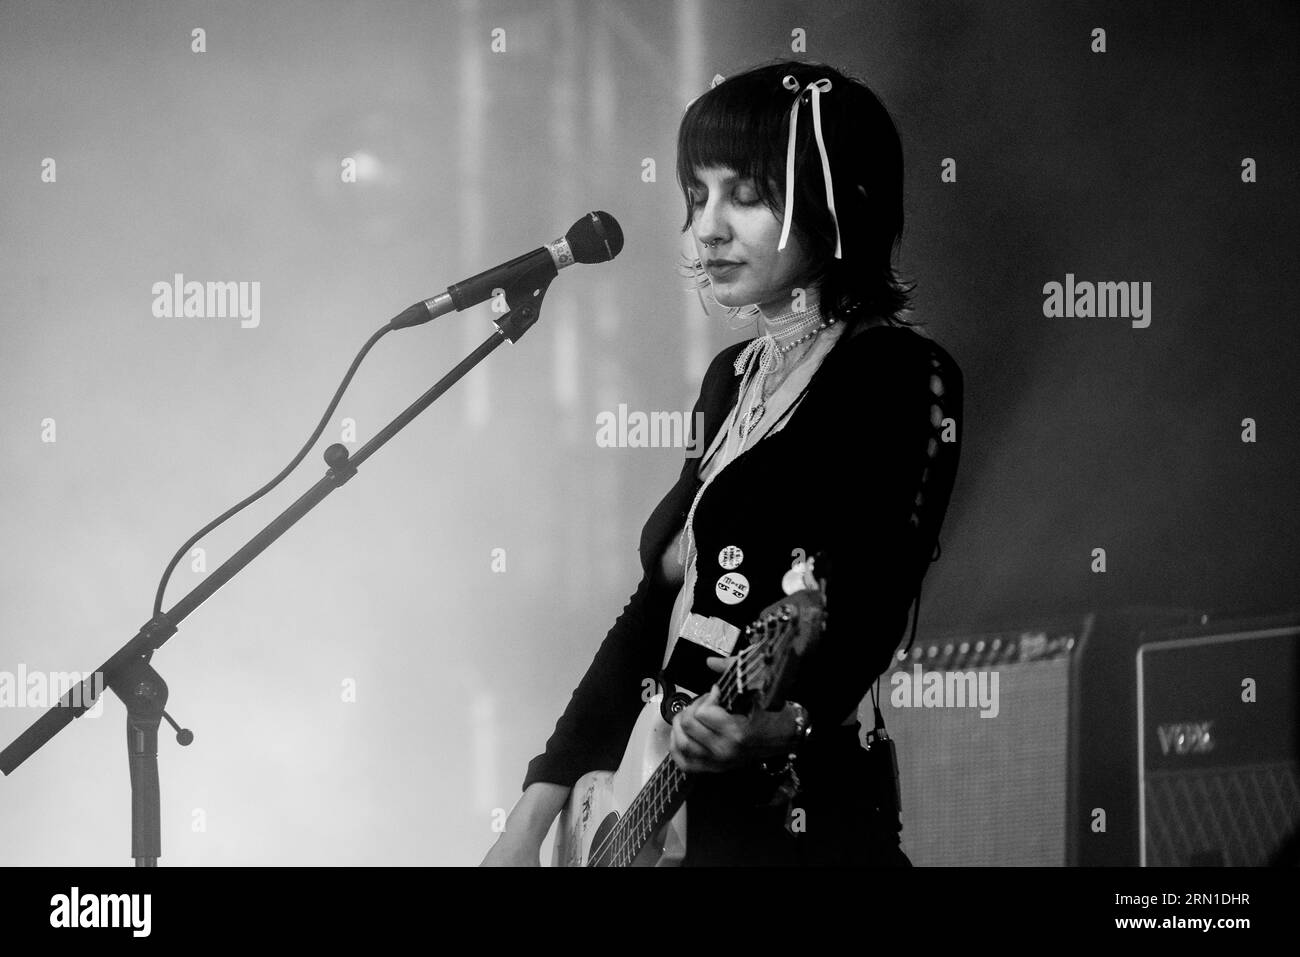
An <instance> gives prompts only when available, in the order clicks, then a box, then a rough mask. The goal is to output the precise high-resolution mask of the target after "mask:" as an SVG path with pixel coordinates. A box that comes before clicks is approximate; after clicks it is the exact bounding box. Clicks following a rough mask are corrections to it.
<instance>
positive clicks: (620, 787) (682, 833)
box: [551, 695, 686, 867]
mask: <svg viewBox="0 0 1300 957" xmlns="http://www.w3.org/2000/svg"><path fill="white" fill-rule="evenodd" d="M662 698H663V695H655V696H654V697H653V698H651V699H650V700H649V701H648V702H647V703H646V705H645V707H644V708H642V709H641V714H640V715H638V716H637V720H636V724H635V725H634V726H633V728H632V734H631V735H630V736H629V737H628V743H627V748H626V749H625V750H624V751H623V760H622V761H621V762H620V763H619V766H618V770H617V771H590V772H588V773H587V774H584V775H583V776H582V777H581V778H579V779H578V781H577V783H576V784H574V786H573V792H572V793H571V794H570V796H569V802H568V804H567V805H566V806H565V808H564V810H563V811H562V812H561V813H560V821H559V825H558V827H557V829H556V832H555V851H554V853H553V855H552V858H551V863H552V865H553V866H555V867H586V866H588V864H589V862H590V860H591V857H592V853H593V851H594V850H595V849H597V848H599V847H601V845H602V842H603V841H604V840H605V838H606V837H607V836H608V835H609V834H610V833H611V832H612V831H613V829H614V825H615V824H616V823H617V822H618V820H619V819H620V818H621V817H622V816H623V814H624V812H625V811H626V810H627V808H628V805H630V804H631V803H632V801H633V799H634V798H635V797H636V796H637V794H638V793H639V792H640V791H641V789H642V788H643V787H644V786H645V784H646V782H647V781H649V780H650V777H651V775H652V774H654V772H655V770H656V769H657V768H658V767H659V765H660V764H662V763H663V761H664V760H665V759H666V758H667V757H668V738H669V735H670V734H671V732H672V726H671V725H669V724H668V723H667V722H665V721H664V719H663V717H662V716H661V715H660V714H659V704H660V701H661V699H662ZM685 856H686V807H685V806H683V807H681V808H680V809H679V810H678V811H677V813H676V814H674V815H673V816H672V817H671V818H670V819H669V820H668V821H667V823H666V824H664V825H663V826H662V827H660V828H659V829H658V831H657V832H656V833H655V834H653V835H652V836H651V837H650V839H649V840H648V841H647V842H646V844H645V846H644V847H643V848H641V850H640V852H639V853H638V854H637V856H636V858H635V859H634V860H633V862H632V864H633V866H637V867H675V866H677V865H678V864H680V863H681V861H682V858H683V857H685Z"/></svg>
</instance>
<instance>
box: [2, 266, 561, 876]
mask: <svg viewBox="0 0 1300 957" xmlns="http://www.w3.org/2000/svg"><path fill="white" fill-rule="evenodd" d="M555 275H556V268H555V265H554V264H553V263H552V262H550V261H549V260H548V261H546V262H543V263H542V264H541V265H540V266H538V267H536V268H534V269H532V270H529V271H528V272H526V273H524V274H522V275H521V276H519V277H517V278H516V279H515V281H514V283H513V284H512V285H511V286H509V287H508V288H507V289H506V290H505V299H506V302H507V303H512V302H518V303H519V305H518V306H516V307H514V308H512V309H510V310H509V311H508V312H507V313H505V315H503V316H501V317H500V318H499V319H493V320H492V321H493V323H494V324H495V325H496V327H497V328H496V330H495V331H494V332H493V333H492V334H491V335H489V336H488V338H487V339H485V340H484V341H483V343H482V344H481V345H479V346H478V347H477V348H475V349H474V351H472V352H471V353H470V354H469V355H468V356H466V357H465V358H464V359H462V360H461V361H460V362H459V363H457V364H456V366H455V367H454V368H453V369H452V370H451V371H450V372H448V373H447V374H446V375H444V376H443V377H442V378H441V379H439V380H438V381H437V382H436V383H434V385H433V387H432V388H430V389H429V390H428V391H427V392H425V393H424V395H422V396H420V397H419V398H418V399H416V400H415V401H414V402H412V403H411V404H410V405H409V406H408V407H407V408H406V409H405V410H404V411H403V412H402V413H401V414H399V415H398V416H397V417H396V418H394V419H393V420H392V421H391V422H389V423H388V425H386V426H385V427H384V428H383V429H381V430H380V431H379V433H378V434H377V435H375V437H374V438H372V439H371V440H370V441H369V442H367V443H366V444H365V445H363V446H362V447H361V448H360V449H358V450H357V453H356V454H355V455H351V456H350V455H349V454H348V450H347V448H346V447H345V446H343V445H340V444H338V443H335V444H334V445H331V446H330V447H329V448H327V449H326V450H325V463H326V465H327V466H329V468H328V469H327V471H326V472H325V476H324V477H323V478H322V479H321V480H320V481H318V482H317V483H316V484H315V485H313V486H312V487H311V488H310V489H308V490H307V491H306V492H305V493H304V494H303V495H302V496H301V497H300V498H299V499H298V500H297V501H296V502H294V503H293V504H292V505H290V506H289V507H288V508H286V509H285V510H284V511H283V512H281V513H280V514H279V515H278V516H277V517H276V518H275V519H274V520H273V521H272V522H271V523H270V524H269V525H267V526H266V527H265V528H263V529H262V530H261V531H260V532H258V533H257V534H256V535H254V536H253V537H252V538H251V539H250V540H249V541H248V542H247V543H246V544H245V545H244V546H243V547H242V548H240V549H239V551H237V552H235V554H233V555H232V556H230V558H228V559H227V560H226V561H225V562H224V563H223V564H222V565H221V567H219V568H217V569H216V570H214V571H213V572H212V574H210V575H209V576H208V577H207V578H205V579H204V580H203V581H202V582H200V583H199V584H198V585H197V586H196V587H195V588H194V589H193V590H192V591H191V592H190V593H189V594H188V595H186V596H185V597H184V598H182V599H181V600H180V601H178V602H177V603H176V604H175V605H173V606H172V607H171V609H170V610H168V611H166V612H163V613H161V614H158V615H155V616H154V617H153V618H151V619H150V620H149V621H147V622H146V623H145V624H144V625H142V626H141V628H140V630H139V632H137V633H136V635H135V637H134V638H132V639H131V640H130V641H128V642H127V643H126V644H125V645H123V646H122V647H121V648H119V649H118V650H117V651H116V652H115V653H114V654H113V656H112V657H111V658H109V659H108V661H106V662H105V663H104V664H103V665H101V666H100V668H99V670H98V671H97V672H95V673H94V674H92V675H91V677H90V678H87V679H86V680H85V681H84V682H82V683H81V684H80V685H78V686H76V687H74V688H71V689H69V691H68V692H67V693H66V694H65V695H64V696H63V697H62V698H61V699H60V700H59V702H58V704H56V705H55V706H53V707H51V708H49V709H48V710H47V711H46V712H45V714H43V715H42V716H41V717H40V718H39V719H37V720H36V722H35V723H33V724H32V725H31V726H30V727H28V728H27V730H26V731H24V732H23V733H22V734H21V735H19V736H18V737H17V738H16V739H15V740H14V741H13V742H12V743H11V744H10V745H9V746H8V747H7V748H5V749H4V751H0V771H2V772H3V773H4V774H6V775H8V774H9V773H10V772H12V771H13V770H14V769H15V768H17V767H18V766H19V765H20V764H22V763H23V761H25V760H27V758H28V757H29V756H31V755H32V754H34V753H35V752H36V751H37V750H38V749H40V748H41V747H42V746H44V745H45V744H46V743H47V742H48V741H49V740H50V739H51V738H53V737H54V736H55V735H56V734H58V733H59V732H60V731H62V730H63V728H65V727H66V726H67V725H69V724H70V723H72V720H73V719H74V718H79V717H81V715H82V714H83V713H85V712H86V711H88V710H90V708H91V707H92V706H93V705H94V702H95V698H96V697H97V696H98V695H99V694H100V693H102V690H103V688H104V687H105V686H107V687H108V688H111V689H112V691H113V692H114V693H115V694H116V695H117V696H118V697H119V698H121V699H122V702H123V703H124V704H125V705H126V708H127V721H126V738H127V754H128V761H129V765H130V775H131V856H132V857H134V858H135V864H136V866H137V867H157V866H158V858H159V857H161V856H162V833H161V832H162V828H161V821H160V796H159V786H158V727H159V724H160V723H161V720H162V718H166V719H167V721H168V723H170V724H171V726H172V727H173V728H175V729H176V731H177V735H176V740H177V741H178V742H179V743H180V744H181V745H182V746H184V745H188V744H189V743H190V742H191V741H193V740H194V735H193V734H192V733H191V732H190V731H189V730H188V729H181V728H180V727H178V726H177V725H176V722H175V721H173V720H172V719H171V717H170V716H169V715H168V714H167V712H166V710H165V707H166V704H167V683H166V682H165V681H163V679H162V676H161V675H159V674H158V672H157V671H155V670H154V669H153V668H152V667H151V666H150V664H149V659H150V658H151V657H152V655H153V653H154V651H156V650H157V649H158V648H160V647H162V645H163V643H164V642H166V641H167V639H168V638H170V637H171V636H172V635H174V634H176V627H177V625H179V624H180V623H181V622H182V621H184V620H185V619H186V618H187V617H188V616H189V615H190V613H191V612H193V611H194V610H195V609H196V608H198V607H199V605H201V604H203V602H204V601H206V600H207V599H208V598H209V597H211V596H212V595H213V594H214V593H215V592H216V591H217V590H218V589H219V588H221V586H222V585H224V584H225V583H226V582H228V581H230V579H232V578H234V577H235V575H236V574H238V573H239V572H240V571H241V570H243V568H244V566H246V565H247V564H248V563H249V562H251V561H252V560H253V559H254V558H256V557H257V556H258V555H260V554H261V553H262V552H263V551H265V550H266V549H267V548H268V547H269V546H270V545H271V543H272V542H274V541H275V540H276V539H277V538H279V537H280V536H281V535H283V534H284V533H285V532H287V531H288V530H289V529H290V528H291V527H292V526H293V525H295V524H296V523H297V522H298V520H299V519H301V518H302V517H303V516H304V515H306V514H307V513H308V512H310V511H311V510H312V509H313V508H315V507H316V506H317V505H319V504H320V503H321V502H322V501H323V500H324V499H325V497H326V496H328V495H329V494H330V493H331V492H333V491H334V490H335V489H336V488H338V487H339V486H340V485H343V484H344V483H346V482H347V481H349V480H350V479H351V478H352V477H353V476H354V475H356V474H357V469H358V467H360V465H361V464H362V463H363V462H365V461H366V459H368V458H370V456H372V455H374V454H375V453H376V452H377V451H379V449H380V448H382V447H383V446H384V445H385V444H387V442H388V440H389V439H391V438H392V437H393V436H395V435H396V434H397V433H398V432H400V431H401V430H402V429H404V428H405V427H406V426H407V425H409V424H410V423H411V421H412V420H413V419H414V418H415V417H416V416H417V415H419V414H420V413H421V412H423V411H424V410H425V409H427V408H428V407H429V406H430V405H432V404H433V403H434V402H435V401H436V400H437V399H438V398H439V397H440V396H441V395H442V394H443V393H444V392H446V391H447V390H448V389H450V388H451V387H452V386H453V385H455V384H456V383H457V382H458V381H460V379H461V377H463V376H464V375H465V373H467V372H469V370H470V369H472V368H474V367H475V366H476V365H478V364H479V363H480V362H482V361H483V360H484V359H485V358H486V357H487V356H488V354H489V353H491V352H492V351H493V350H494V349H496V348H497V346H499V345H501V343H502V342H505V341H507V340H509V341H510V342H512V343H514V342H518V341H519V339H520V338H521V337H522V336H523V334H524V333H525V332H527V331H528V330H529V329H530V328H531V327H532V325H533V323H535V322H536V321H537V319H538V317H539V315H540V312H541V305H542V299H543V297H544V296H545V295H546V290H547V287H549V286H550V284H551V280H552V279H554V278H555ZM96 678H98V685H96V681H95V679H96Z"/></svg>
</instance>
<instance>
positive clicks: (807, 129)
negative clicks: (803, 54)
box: [677, 60, 917, 326]
mask: <svg viewBox="0 0 1300 957" xmlns="http://www.w3.org/2000/svg"><path fill="white" fill-rule="evenodd" d="M786 76H793V77H794V78H795V80H796V81H797V82H798V84H799V86H798V89H799V95H800V96H802V97H804V98H805V99H807V98H810V97H811V94H810V93H805V92H804V89H805V87H807V85H808V84H809V83H811V82H813V81H815V80H819V79H822V78H823V77H824V78H826V79H829V80H830V81H831V89H830V91H829V92H827V93H823V94H822V95H821V114H822V139H823V141H824V142H825V144H826V152H827V155H828V156H829V158H830V167H831V185H832V187H833V188H834V192H835V211H836V215H837V218H838V220H839V227H840V245H841V249H840V252H841V255H842V257H843V258H841V259H836V258H835V221H834V220H832V219H831V214H830V209H829V208H828V207H827V205H826V186H825V181H824V178H823V176H822V166H821V157H820V154H819V152H818V149H817V141H816V139H815V137H814V133H813V119H812V110H811V107H810V106H809V105H807V104H806V103H805V105H803V106H801V107H800V111H801V115H800V117H799V123H798V130H797V133H796V142H795V172H796V178H795V189H794V215H793V217H792V220H791V229H792V231H793V232H794V233H796V234H797V235H798V237H799V241H800V242H801V243H802V244H803V245H804V247H805V248H806V249H807V250H808V253H809V255H810V257H811V258H812V260H813V262H814V263H817V264H819V267H820V269H821V275H822V290H821V292H822V295H821V302H822V305H823V308H825V309H826V310H827V312H828V313H829V314H831V315H834V316H835V317H836V318H839V319H843V320H846V321H850V322H852V321H856V320H858V319H863V318H866V317H868V316H871V315H879V316H883V317H884V318H885V319H886V320H887V321H888V322H890V323H892V324H895V325H903V326H912V325H916V324H917V323H915V322H913V321H911V320H907V319H904V318H903V317H902V315H901V313H903V312H905V311H908V310H910V309H911V305H910V303H911V298H912V290H913V289H914V288H915V285H916V284H915V283H903V282H901V281H900V280H899V278H898V275H897V273H896V272H895V271H894V268H893V264H892V259H893V253H894V249H895V247H896V246H897V245H898V244H899V242H900V240H901V238H902V233H903V146H902V143H901V141H900V140H899V137H898V130H897V129H896V128H895V126H894V121H893V119H892V117H891V116H890V115H889V111H888V110H887V109H886V108H885V105H884V104H883V103H881V102H880V99H879V98H878V97H877V96H876V94H875V93H873V92H872V91H871V89H870V88H869V87H868V86H867V85H866V84H865V83H863V82H862V81H861V80H858V79H855V78H852V77H849V76H846V75H845V74H843V73H841V72H840V71H839V70H836V69H834V68H833V67H829V66H826V65H825V64H821V63H803V62H799V61H796V60H784V61H780V62H776V63H772V64H769V65H766V66H759V67H754V68H753V69H750V70H747V71H746V72H744V73H740V74H738V75H736V76H732V77H728V78H727V79H725V80H724V81H723V82H721V83H719V84H718V85H717V86H715V87H713V89H711V90H709V91H708V92H707V93H705V94H703V95H702V96H700V97H699V98H698V99H697V100H695V101H694V102H693V103H692V104H691V105H690V106H689V107H687V109H686V114H685V115H684V116H683V117H682V123H681V127H680V128H679V130H678V134H677V182H678V185H680V186H681V188H682V192H683V194H685V195H686V223H685V224H684V225H683V226H682V231H683V232H685V231H686V230H687V229H689V228H690V226H691V221H692V218H693V215H692V210H691V202H690V196H689V190H690V189H692V188H698V187H699V186H700V185H701V184H700V182H699V181H698V179H697V178H696V175H695V171H696V170H697V169H699V168H702V167H710V166H720V167H726V168H728V169H730V170H733V171H734V172H735V173H736V175H737V176H740V177H742V178H746V179H752V180H753V182H754V186H755V188H756V189H757V191H758V194H759V197H760V198H761V199H762V200H763V202H764V203H765V204H766V205H767V207H768V208H769V209H770V210H772V212H773V213H774V214H775V215H778V216H780V215H782V213H783V207H784V204H785V157H786V148H787V141H788V136H789V130H790V122H789V118H790V107H791V105H792V104H793V103H794V97H795V93H794V92H793V91H792V90H789V89H787V88H786V87H785V86H784V85H783V81H784V79H785V77H786ZM859 187H860V188H861V189H859ZM863 191H865V196H864V195H863Z"/></svg>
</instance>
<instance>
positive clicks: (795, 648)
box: [724, 558, 826, 710]
mask: <svg viewBox="0 0 1300 957" xmlns="http://www.w3.org/2000/svg"><path fill="white" fill-rule="evenodd" d="M796 574H797V575H798V576H799V578H798V582H799V583H800V584H803V585H804V586H805V587H802V588H799V589H797V590H795V591H793V592H789V588H788V586H789V585H790V584H791V583H793V579H792V577H791V576H792V575H796ZM786 584H787V588H786V590H787V592H789V593H788V594H787V595H786V597H784V598H782V599H779V600H778V601H775V602H773V603H772V604H770V605H768V606H767V607H766V608H764V609H763V610H762V612H760V613H759V616H758V618H756V619H755V620H754V622H753V623H752V624H750V625H749V626H748V627H747V628H746V629H745V637H746V639H747V640H748V647H746V648H745V649H744V651H742V652H741V653H740V657H739V658H738V659H737V660H736V661H735V662H734V663H733V664H732V667H731V668H729V669H728V675H729V676H731V674H732V672H735V675H734V677H733V679H732V680H731V681H728V682H727V683H726V684H724V688H725V687H727V686H728V685H729V686H730V687H731V688H732V690H733V692H734V695H735V697H739V696H741V695H745V694H747V695H749V696H750V698H751V700H752V702H753V704H754V705H755V706H757V707H761V708H764V709H767V708H772V707H775V706H777V705H779V704H781V703H782V702H784V701H785V699H786V697H787V692H788V689H789V688H790V686H791V685H792V684H793V683H794V680H795V678H796V677H797V675H798V671H799V666H800V664H801V663H802V662H803V660H804V659H805V658H806V657H807V656H808V655H809V654H810V653H811V652H812V650H813V649H814V648H815V647H816V645H817V642H818V641H820V640H821V637H822V633H823V632H824V631H825V630H826V580H825V578H820V579H819V578H817V577H816V575H815V559H812V558H810V559H808V560H807V561H805V562H803V563H801V566H796V567H795V568H794V569H791V573H790V574H788V575H787V576H786ZM728 710H730V709H728Z"/></svg>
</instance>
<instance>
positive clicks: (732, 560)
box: [718, 545, 745, 571]
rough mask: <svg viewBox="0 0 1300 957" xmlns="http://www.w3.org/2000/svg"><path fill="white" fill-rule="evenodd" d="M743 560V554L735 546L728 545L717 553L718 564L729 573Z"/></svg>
mask: <svg viewBox="0 0 1300 957" xmlns="http://www.w3.org/2000/svg"><path fill="white" fill-rule="evenodd" d="M744 560H745V553H744V552H742V551H741V550H740V549H739V548H738V547H737V546H735V545H728V546H727V547H726V548H724V549H723V550H722V551H720V552H718V564H719V565H721V566H722V567H723V568H725V569H726V570H727V571H731V570H732V569H733V568H735V567H737V566H738V565H739V564H740V563H741V562H743V561H744Z"/></svg>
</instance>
